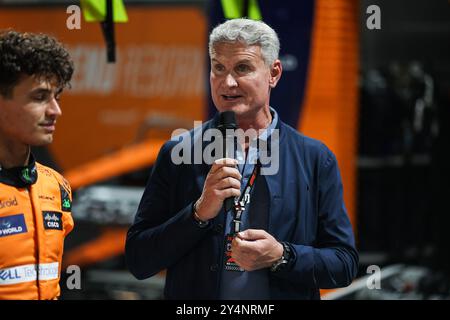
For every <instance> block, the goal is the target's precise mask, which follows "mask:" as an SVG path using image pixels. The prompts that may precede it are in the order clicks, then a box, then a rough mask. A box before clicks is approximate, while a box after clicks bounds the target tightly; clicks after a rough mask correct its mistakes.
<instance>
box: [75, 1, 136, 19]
mask: <svg viewBox="0 0 450 320" xmlns="http://www.w3.org/2000/svg"><path fill="white" fill-rule="evenodd" d="M112 4H113V15H114V17H113V21H114V22H128V15H127V11H126V10H125V5H124V4H123V0H112ZM81 9H82V10H83V16H84V19H85V20H86V22H101V21H104V20H105V17H106V0H81Z"/></svg>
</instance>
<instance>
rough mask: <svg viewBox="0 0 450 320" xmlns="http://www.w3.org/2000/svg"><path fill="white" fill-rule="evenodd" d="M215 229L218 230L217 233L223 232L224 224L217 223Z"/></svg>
mask: <svg viewBox="0 0 450 320" xmlns="http://www.w3.org/2000/svg"><path fill="white" fill-rule="evenodd" d="M214 231H215V232H216V233H220V234H221V233H222V232H223V225H222V224H216V225H215V226H214Z"/></svg>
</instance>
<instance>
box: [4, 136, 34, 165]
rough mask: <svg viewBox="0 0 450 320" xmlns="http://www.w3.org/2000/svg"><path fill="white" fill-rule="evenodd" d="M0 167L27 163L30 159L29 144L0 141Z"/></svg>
mask: <svg viewBox="0 0 450 320" xmlns="http://www.w3.org/2000/svg"><path fill="white" fill-rule="evenodd" d="M0 145H1V150H0V167H2V168H5V169H9V168H14V167H22V166H26V165H28V161H29V159H30V146H28V145H17V144H16V145H13V144H8V143H4V141H2V142H1V143H0Z"/></svg>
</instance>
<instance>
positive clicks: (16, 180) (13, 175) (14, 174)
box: [0, 153, 37, 188]
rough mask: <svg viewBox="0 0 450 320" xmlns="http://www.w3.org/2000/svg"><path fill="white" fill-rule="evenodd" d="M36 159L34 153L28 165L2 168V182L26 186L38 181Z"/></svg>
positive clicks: (20, 186)
mask: <svg viewBox="0 0 450 320" xmlns="http://www.w3.org/2000/svg"><path fill="white" fill-rule="evenodd" d="M36 181H37V170H36V160H35V159H34V156H33V154H32V153H30V159H29V161H28V165H26V166H21V167H14V168H9V169H5V168H0V182H1V183H5V184H7V185H10V186H14V187H17V188H26V187H28V186H29V185H32V184H34V183H36Z"/></svg>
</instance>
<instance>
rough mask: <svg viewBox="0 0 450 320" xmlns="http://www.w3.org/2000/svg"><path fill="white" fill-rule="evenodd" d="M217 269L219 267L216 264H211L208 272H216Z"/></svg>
mask: <svg viewBox="0 0 450 320" xmlns="http://www.w3.org/2000/svg"><path fill="white" fill-rule="evenodd" d="M217 269H219V266H218V265H217V264H213V265H211V266H210V267H209V270H210V271H212V272H216V271H217Z"/></svg>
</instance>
